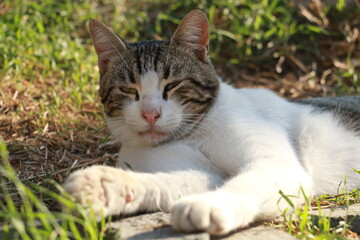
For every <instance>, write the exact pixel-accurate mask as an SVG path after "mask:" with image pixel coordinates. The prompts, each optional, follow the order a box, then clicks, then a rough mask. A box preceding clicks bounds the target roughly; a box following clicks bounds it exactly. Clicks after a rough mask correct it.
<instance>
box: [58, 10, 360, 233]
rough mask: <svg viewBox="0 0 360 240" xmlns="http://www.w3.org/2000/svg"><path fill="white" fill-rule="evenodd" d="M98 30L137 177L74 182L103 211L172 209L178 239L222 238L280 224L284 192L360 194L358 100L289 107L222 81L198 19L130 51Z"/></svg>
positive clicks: (109, 103) (109, 96)
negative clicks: (343, 186)
mask: <svg viewBox="0 0 360 240" xmlns="http://www.w3.org/2000/svg"><path fill="white" fill-rule="evenodd" d="M90 30H91V32H92V37H93V39H94V43H95V47H96V50H97V53H98V55H99V67H100V73H101V75H102V79H101V88H100V95H101V97H102V101H103V103H104V106H105V111H106V113H107V115H108V118H107V122H108V125H109V128H110V129H111V130H112V132H113V134H114V136H116V137H117V138H118V139H119V140H120V141H121V142H122V143H123V146H122V149H121V151H120V156H119V165H120V167H122V168H123V169H124V170H126V168H127V167H126V166H128V165H130V166H131V167H132V169H133V170H134V171H135V172H132V171H124V170H121V169H115V168H110V167H100V166H95V167H91V168H88V169H85V170H81V171H78V172H76V173H74V174H73V175H72V176H71V177H70V178H69V179H68V180H67V182H66V184H65V189H66V190H67V191H68V192H70V193H71V194H72V195H73V196H74V197H75V198H76V199H77V200H78V201H80V202H81V203H82V204H84V205H85V204H86V203H87V201H88V200H89V201H90V203H91V204H92V208H93V209H94V210H95V212H96V213H97V214H100V212H101V211H103V212H104V213H105V215H109V214H123V213H125V214H126V213H135V212H139V211H144V210H145V211H153V210H164V211H171V217H172V225H173V227H174V228H176V229H178V230H183V231H193V230H205V231H208V232H210V233H212V234H224V233H227V232H229V231H231V230H234V229H236V228H239V227H244V226H247V225H248V224H249V223H251V222H252V221H254V220H256V219H264V218H271V217H274V216H276V215H278V214H279V208H280V209H283V208H285V207H286V206H287V203H286V201H280V202H279V199H280V198H281V196H280V194H279V190H281V191H283V192H284V194H287V195H296V196H298V195H299V193H300V188H302V189H303V190H304V192H305V193H306V194H307V195H308V196H310V195H318V194H324V193H329V194H331V193H336V191H337V189H338V185H339V184H340V182H341V181H343V180H344V178H345V177H346V182H347V187H348V188H349V189H353V188H356V187H360V177H359V175H358V174H356V173H355V172H354V171H353V168H355V169H360V131H359V126H360V119H359V116H360V97H352V98H346V99H345V98H343V99H340V100H336V99H335V100H334V99H325V100H323V99H321V100H318V99H314V100H303V101H298V102H289V101H287V100H285V99H282V98H280V97H278V96H276V95H275V94H274V93H272V92H270V91H268V90H264V89H235V88H233V87H231V86H229V85H227V84H225V83H222V82H221V81H220V80H219V79H218V77H217V75H216V73H215V72H214V70H213V68H212V66H211V63H210V61H209V60H208V57H207V43H208V28H207V20H206V17H205V15H204V14H203V13H202V12H200V11H192V12H191V13H189V14H188V15H187V16H186V17H185V19H184V20H183V22H182V23H181V24H180V26H179V28H178V29H177V31H176V32H175V34H174V36H173V38H172V39H171V41H169V42H154V41H150V42H142V43H138V44H125V43H124V42H123V41H122V40H121V39H119V38H118V37H116V35H114V34H113V33H112V32H111V31H110V30H108V29H107V28H106V27H105V26H104V25H102V24H101V23H98V22H92V23H91V24H90ZM114 49H115V50H114ZM135 69H136V70H135ZM110 70H111V71H110ZM125 163H126V164H125ZM292 200H293V201H294V202H298V203H301V202H302V200H301V197H299V198H296V199H295V198H294V199H292Z"/></svg>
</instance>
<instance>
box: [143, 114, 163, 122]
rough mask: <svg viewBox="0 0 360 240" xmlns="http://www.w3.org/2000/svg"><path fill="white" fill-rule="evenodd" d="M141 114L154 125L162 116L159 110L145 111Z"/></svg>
mask: <svg viewBox="0 0 360 240" xmlns="http://www.w3.org/2000/svg"><path fill="white" fill-rule="evenodd" d="M141 115H142V116H143V118H144V119H145V120H146V121H147V122H148V123H150V124H151V125H154V124H155V122H156V120H157V119H158V118H159V117H160V114H159V113H158V112H143V113H142V114H141Z"/></svg>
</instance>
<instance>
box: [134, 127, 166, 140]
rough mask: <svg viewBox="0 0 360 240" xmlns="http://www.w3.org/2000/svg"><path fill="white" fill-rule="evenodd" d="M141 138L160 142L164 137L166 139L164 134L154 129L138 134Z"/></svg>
mask: <svg viewBox="0 0 360 240" xmlns="http://www.w3.org/2000/svg"><path fill="white" fill-rule="evenodd" d="M139 134H140V135H141V136H142V137H145V138H148V139H151V140H160V139H162V138H164V137H166V133H164V132H160V131H157V130H154V129H149V130H147V131H145V132H140V133H139Z"/></svg>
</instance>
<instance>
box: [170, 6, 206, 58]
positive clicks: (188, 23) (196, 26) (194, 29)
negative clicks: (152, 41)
mask: <svg viewBox="0 0 360 240" xmlns="http://www.w3.org/2000/svg"><path fill="white" fill-rule="evenodd" d="M171 42H173V43H175V44H182V45H184V46H187V47H189V48H190V49H191V50H193V51H194V53H195V55H196V57H197V58H198V59H199V60H200V61H206V59H207V58H208V46H209V22H208V19H207V17H206V15H205V13H204V12H203V11H201V10H198V9H196V10H192V11H191V12H189V13H188V14H186V16H185V17H184V18H183V20H182V21H181V23H180V25H179V26H178V27H177V29H176V31H175V33H174V35H173V36H172V37H171Z"/></svg>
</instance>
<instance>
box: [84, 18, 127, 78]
mask: <svg viewBox="0 0 360 240" xmlns="http://www.w3.org/2000/svg"><path fill="white" fill-rule="evenodd" d="M89 30H90V35H91V38H92V40H93V42H94V46H95V50H96V53H97V55H98V58H99V62H98V64H99V70H100V74H104V73H105V72H106V71H107V67H108V63H109V59H110V58H111V57H112V56H113V55H114V54H118V55H122V52H124V51H125V50H126V44H125V43H124V42H123V41H122V40H121V39H120V37H118V36H117V35H116V34H115V33H114V32H113V31H111V30H110V29H109V28H108V27H107V26H106V25H105V24H103V23H102V22H99V21H97V20H94V19H90V21H89Z"/></svg>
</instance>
